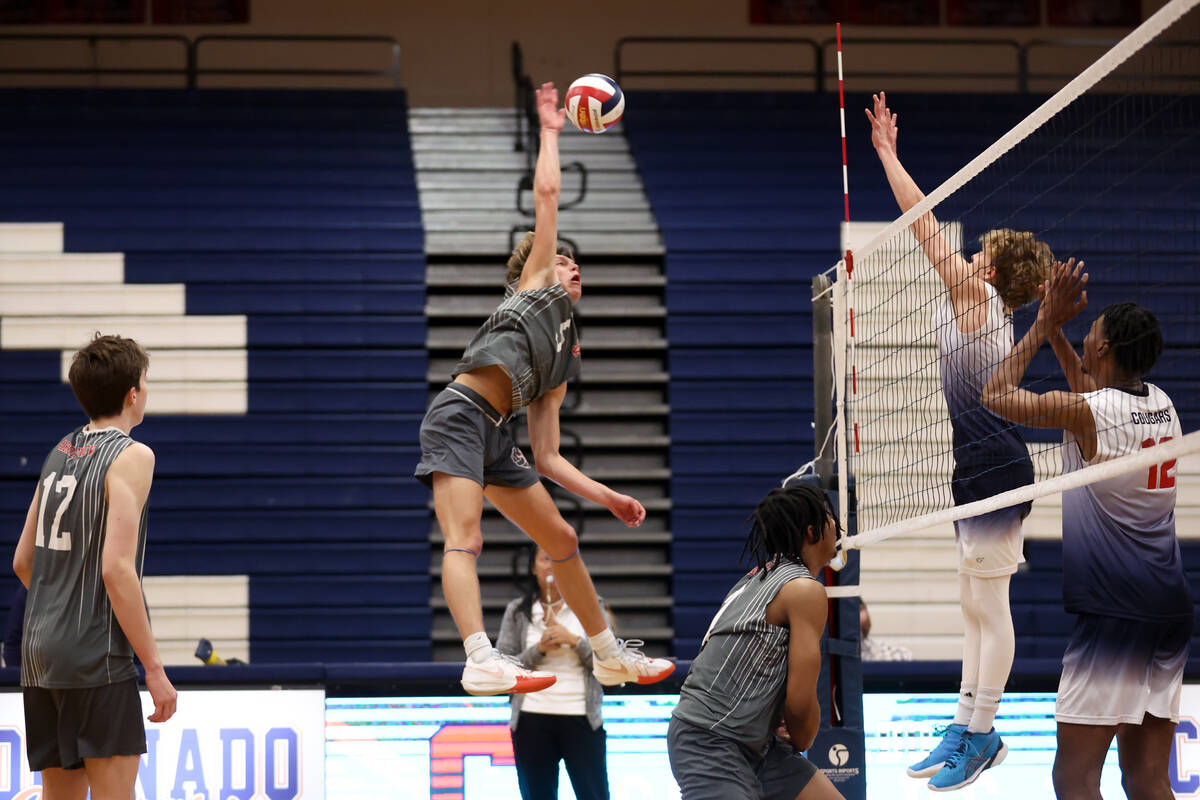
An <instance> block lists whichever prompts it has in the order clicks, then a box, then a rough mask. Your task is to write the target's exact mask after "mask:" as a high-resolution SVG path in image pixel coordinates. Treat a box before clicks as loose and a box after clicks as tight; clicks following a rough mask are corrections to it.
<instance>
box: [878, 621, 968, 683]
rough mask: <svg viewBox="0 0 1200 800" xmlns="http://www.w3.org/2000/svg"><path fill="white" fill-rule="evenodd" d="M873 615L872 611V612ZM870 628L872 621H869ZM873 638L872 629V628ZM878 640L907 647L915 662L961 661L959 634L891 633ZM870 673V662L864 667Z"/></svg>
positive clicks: (882, 635)
mask: <svg viewBox="0 0 1200 800" xmlns="http://www.w3.org/2000/svg"><path fill="white" fill-rule="evenodd" d="M872 615H874V610H872ZM871 622H872V626H873V625H874V619H872V620H871ZM872 637H874V628H872ZM879 639H880V640H881V641H884V642H887V643H889V644H896V645H900V646H902V647H907V648H908V649H909V650H911V651H912V654H913V659H914V660H916V661H962V652H963V637H962V635H960V634H942V635H936V634H929V635H923V636H895V635H892V633H891V631H887V632H882V631H881V632H880V634H879ZM864 669H865V670H867V671H870V669H871V665H870V662H867V664H866V665H864Z"/></svg>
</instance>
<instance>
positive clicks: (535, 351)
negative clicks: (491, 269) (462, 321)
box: [454, 283, 580, 412]
mask: <svg viewBox="0 0 1200 800" xmlns="http://www.w3.org/2000/svg"><path fill="white" fill-rule="evenodd" d="M573 308H574V303H572V302H571V296H570V295H569V294H567V290H566V289H564V288H563V287H562V285H561V284H558V283H555V284H554V285H552V286H546V287H544V288H542V289H526V290H525V291H523V292H516V293H515V294H513V295H512V296H510V297H507V298H505V300H504V302H503V303H501V304H500V305H499V306H498V307H497V308H496V310H495V311H493V312H492V315H491V316H490V317H488V320H487V322H485V323H483V325H482V327H480V328H479V330H477V331H476V332H475V335H474V336H472V337H471V341H470V343H469V344H468V345H467V349H466V350H465V351H464V352H463V355H462V358H461V359H460V360H459V362H458V364H457V365H456V366H455V367H454V377H458V376H459V375H461V374H463V373H464V372H470V371H471V370H473V369H479V368H480V367H488V366H500V367H502V368H503V369H504V371H505V372H507V373H508V377H509V378H511V379H512V410H513V411H514V412H515V411H517V410H518V409H521V408H524V407H525V406H527V405H529V404H530V403H532V402H533V401H534V400H537V399H538V398H539V397H541V396H542V395H544V394H545V393H546V392H548V391H550V390H551V389H553V388H555V387H556V386H559V385H561V384H563V383H566V382H567V381H568V380H570V379H571V378H573V377H575V376H576V375H578V374H579V359H580V348H579V331H578V330H577V329H576V328H575V318H574V316H573V314H572V313H571V312H572V309H573Z"/></svg>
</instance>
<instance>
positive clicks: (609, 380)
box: [425, 369, 671, 386]
mask: <svg viewBox="0 0 1200 800" xmlns="http://www.w3.org/2000/svg"><path fill="white" fill-rule="evenodd" d="M449 374H450V371H449V369H432V370H430V371H429V372H428V373H426V375H425V378H426V380H427V381H428V382H429V383H430V384H433V385H436V386H442V385H444V384H445V383H446V382H447V379H446V376H447V375H449ZM670 379H671V376H670V374H668V373H666V372H661V371H646V372H630V371H620V372H597V371H595V370H590V371H585V372H584V373H583V374H582V375H580V376H579V377H578V378H577V379H576V380H578V381H579V382H580V384H582V385H584V386H593V385H610V384H625V383H645V384H651V383H656V384H666V383H667V382H668V381H669V380H670Z"/></svg>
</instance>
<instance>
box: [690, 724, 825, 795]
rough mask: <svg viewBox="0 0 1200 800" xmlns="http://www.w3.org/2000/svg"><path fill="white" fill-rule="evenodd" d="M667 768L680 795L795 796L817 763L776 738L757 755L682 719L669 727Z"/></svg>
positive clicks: (800, 790) (730, 740)
mask: <svg viewBox="0 0 1200 800" xmlns="http://www.w3.org/2000/svg"><path fill="white" fill-rule="evenodd" d="M667 753H668V755H669V756H670V757H671V772H673V773H674V774H675V782H676V783H678V784H679V790H680V798H681V800H795V798H796V795H798V794H800V792H802V791H804V787H805V786H808V782H809V781H811V780H812V779H813V776H814V775H816V774H817V768H816V766H815V765H814V764H813V763H812V762H811V761H809V760H808V759H807V758H805V757H804V756H802V755H800V754H799V753H797V752H795V751H794V750H793V749H792V748H791V747H789V746H787V745H785V744H784V743H783V742H781V741H780V740H779V739H774V738H773V740H772V744H771V747H770V749H768V750H767V754H766V755H765V756H764V757H763V758H761V759H756V758H754V757H753V756H751V755H750V754H749V753H748V752H746V750H745V748H743V747H742V745H740V744H738V743H737V742H735V741H733V740H732V739H728V738H726V737H724V736H721V735H719V734H716V733H712V732H710V731H706V730H704V729H703V728H697V727H696V726H695V725H692V724H690V723H688V722H684V721H683V720H681V719H676V718H675V717H672V718H671V725H670V727H669V728H667Z"/></svg>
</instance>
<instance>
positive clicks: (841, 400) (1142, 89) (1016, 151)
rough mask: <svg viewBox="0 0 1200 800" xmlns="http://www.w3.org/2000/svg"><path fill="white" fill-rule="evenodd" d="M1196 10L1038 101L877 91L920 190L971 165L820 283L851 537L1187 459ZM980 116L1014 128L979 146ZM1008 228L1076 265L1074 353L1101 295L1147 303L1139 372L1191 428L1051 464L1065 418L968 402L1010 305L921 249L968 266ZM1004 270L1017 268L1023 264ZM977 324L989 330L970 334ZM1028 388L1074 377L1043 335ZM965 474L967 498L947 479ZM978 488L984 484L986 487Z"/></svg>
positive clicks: (1198, 74) (875, 535)
mask: <svg viewBox="0 0 1200 800" xmlns="http://www.w3.org/2000/svg"><path fill="white" fill-rule="evenodd" d="M1197 5H1198V0H1175V1H1174V2H1170V3H1168V4H1167V5H1166V6H1165V7H1163V8H1162V9H1161V10H1160V11H1158V12H1157V13H1155V14H1154V15H1152V16H1151V17H1150V18H1149V19H1147V20H1146V22H1145V23H1143V24H1142V25H1141V26H1140V27H1138V28H1137V29H1136V30H1135V31H1133V32H1132V33H1131V34H1129V35H1128V36H1127V37H1125V38H1124V39H1123V40H1122V41H1121V42H1119V43H1118V44H1116V45H1115V46H1113V47H1112V48H1111V49H1110V50H1108V51H1107V52H1106V53H1104V55H1102V56H1101V57H1100V58H1099V59H1098V60H1097V61H1096V62H1095V63H1094V64H1092V65H1091V66H1090V67H1088V68H1087V69H1086V70H1084V71H1083V72H1082V73H1080V74H1079V75H1078V76H1076V77H1075V78H1074V79H1073V80H1071V81H1070V82H1069V83H1068V84H1067V85H1066V86H1064V87H1063V88H1062V89H1061V90H1060V91H1058V92H1057V93H1055V94H1054V95H1052V96H1050V97H1049V98H1030V99H1028V100H1027V102H1026V101H1025V100H1022V98H1019V97H1016V98H1015V97H1013V96H1008V97H1006V98H998V99H997V98H991V99H989V97H988V96H986V95H981V96H979V97H977V98H973V99H972V100H971V101H970V102H969V103H968V104H967V106H966V107H963V106H962V104H959V105H957V106H955V107H940V108H939V107H937V102H938V101H937V99H936V97H930V96H924V98H923V99H922V100H921V101H920V102H919V103H917V104H916V106H915V107H913V106H912V105H910V106H906V104H905V103H906V101H905V98H904V96H903V95H900V94H891V95H889V96H888V104H889V105H890V106H891V107H892V110H893V111H895V112H897V113H898V114H899V130H900V134H899V155H900V160H901V162H902V163H903V164H904V166H905V167H906V168H907V169H908V171H909V173H910V174H912V175H913V177H914V178H915V179H916V181H917V183H918V184H921V185H922V188H924V189H926V190H928V189H929V186H927V185H924V184H926V183H933V181H928V180H927V178H928V177H929V176H934V177H937V176H938V175H945V174H947V173H948V172H950V171H951V170H953V169H955V167H957V166H958V165H960V164H965V165H964V166H962V167H961V168H960V169H958V170H957V172H954V173H953V174H952V175H950V177H949V178H947V179H946V180H944V181H943V182H941V184H940V185H938V186H937V188H936V189H933V190H932V191H928V193H927V195H926V197H925V199H924V200H923V201H922V202H920V203H919V204H917V205H916V206H915V207H914V208H912V209H910V210H909V211H908V212H907V213H904V214H903V215H901V216H900V217H898V218H896V219H895V220H893V221H892V222H890V223H877V224H868V223H852V224H848V225H847V226H846V228H845V230H844V235H843V239H844V241H845V245H846V247H847V249H849V250H850V251H851V253H852V255H851V256H850V257H848V258H847V259H846V260H845V261H843V262H841V263H840V264H839V265H838V266H837V268H836V280H835V281H834V283H833V286H832V288H831V290H830V291H831V294H832V299H833V316H834V336H833V339H834V343H833V349H834V358H833V360H834V373H835V379H834V384H835V391H836V399H835V413H836V425H835V432H834V434H833V435H834V438H835V440H836V449H837V461H838V468H837V472H838V475H839V480H840V484H841V485H840V487H839V488H840V489H841V491H840V492H839V497H840V498H841V500H842V502H843V503H846V502H847V497H848V492H847V488H848V487H847V484H848V480H849V477H850V476H853V480H854V489H855V494H856V500H857V512H858V530H859V531H860V533H859V535H858V536H857V537H853V541H852V542H850V543H849V546H852V547H853V546H858V547H861V546H864V545H866V544H870V543H874V542H877V541H880V540H882V539H885V538H888V537H891V536H894V535H897V534H901V533H904V532H906V531H915V530H918V529H922V528H927V527H930V526H932V525H936V524H939V523H946V522H952V521H955V520H958V519H962V518H966V517H971V516H977V515H979V514H981V513H986V512H988V511H991V510H995V509H998V508H1004V507H1007V506H1011V505H1016V504H1018V503H1023V502H1027V501H1032V500H1036V499H1038V498H1041V497H1046V496H1049V495H1054V494H1057V493H1059V492H1062V491H1064V490H1066V489H1067V488H1071V487H1073V486H1077V485H1086V484H1089V483H1092V482H1094V481H1097V480H1103V479H1105V478H1108V477H1112V476H1114V475H1117V474H1125V473H1128V472H1131V471H1135V470H1145V471H1147V473H1148V476H1149V479H1151V480H1154V479H1156V478H1157V479H1158V480H1162V481H1166V480H1171V481H1174V478H1175V474H1176V465H1177V464H1178V463H1179V462H1181V461H1184V460H1186V459H1187V457H1189V456H1192V455H1194V454H1196V453H1197V452H1200V434H1194V433H1190V432H1191V431H1193V430H1196V429H1197V428H1198V427H1200V391H1197V390H1198V389H1200V347H1198V343H1200V263H1198V260H1200V255H1198V254H1200V235H1198V234H1200V232H1198V220H1200V9H1198V8H1197ZM883 88H886V87H883ZM1039 101H1040V102H1039ZM849 118H850V121H849V122H848V126H849V130H848V135H850V136H855V135H858V136H862V137H866V136H868V135H869V132H868V131H867V128H866V125H865V124H862V123H861V120H862V117H861V112H859V111H857V109H852V110H850V112H849ZM981 124H983V125H988V126H993V127H994V128H995V129H997V130H1001V129H1003V128H1005V127H1011V129H1010V130H1008V132H1007V133H1005V134H1004V135H1002V136H1000V137H999V138H997V139H996V140H995V141H994V143H993V144H991V146H989V147H986V149H984V150H983V151H982V152H979V150H978V144H977V142H978V141H979V140H978V134H977V135H976V138H975V139H972V138H971V136H970V135H967V134H965V133H964V134H962V135H960V131H966V130H968V129H971V128H972V126H974V129H978V128H979V126H980V125H981ZM989 136H990V134H989ZM968 148H974V149H973V150H970V149H968ZM964 150H966V152H964ZM906 153H907V154H908V156H909V157H906ZM976 153H978V154H977V155H976ZM870 168H874V169H876V170H877V171H878V176H879V182H880V186H881V187H882V186H883V185H884V184H883V181H884V178H883V169H882V168H881V167H880V166H879V165H878V163H876V164H873V165H869V166H867V165H862V166H860V167H859V168H858V170H857V171H858V174H865V172H864V170H866V169H870ZM928 213H932V214H933V215H934V216H935V217H936V219H937V221H938V224H937V226H936V232H935V233H934V232H931V231H932V230H933V229H929V228H925V229H922V228H921V227H920V226H918V227H917V230H923V231H924V233H923V236H922V238H923V241H918V240H917V238H916V236H915V235H914V233H913V229H912V226H913V223H914V222H916V221H918V220H919V219H921V218H923V217H924V215H926V214H928ZM939 237H940V241H942V242H944V248H943V249H942V250H939V246H940V245H938V241H939ZM1014 240H1015V241H1016V243H1017V246H1016V247H1015V250H1014V251H1013V252H1016V253H1017V256H1014V257H1015V258H1017V259H1018V261H1021V263H1026V262H1030V261H1031V260H1032V261H1044V262H1046V264H1045V265H1048V263H1049V259H1050V257H1049V253H1047V252H1046V251H1044V250H1041V249H1039V248H1040V245H1037V244H1036V243H1037V242H1041V243H1045V245H1046V246H1047V247H1048V248H1049V251H1052V253H1053V258H1054V259H1058V260H1062V261H1066V260H1067V259H1068V258H1072V257H1073V258H1076V259H1080V260H1083V261H1085V262H1086V269H1087V272H1088V273H1089V276H1090V283H1089V285H1088V297H1089V306H1088V308H1087V309H1086V310H1085V311H1084V312H1083V313H1082V314H1081V315H1080V316H1079V317H1077V318H1076V319H1075V320H1073V321H1072V322H1071V323H1070V324H1068V325H1067V326H1066V327H1065V328H1064V333H1065V334H1066V336H1067V339H1069V340H1070V341H1071V342H1072V344H1073V345H1074V347H1075V349H1076V351H1077V352H1078V351H1079V349H1080V344H1081V342H1082V340H1083V338H1084V335H1085V334H1086V333H1087V331H1088V327H1089V326H1090V324H1091V322H1092V321H1093V320H1094V319H1095V318H1096V317H1097V316H1098V315H1099V314H1100V312H1101V311H1102V310H1103V309H1104V308H1105V307H1106V306H1108V305H1109V304H1110V303H1115V302H1121V301H1134V302H1136V303H1139V304H1140V305H1142V306H1145V307H1146V308H1148V309H1150V310H1151V311H1153V312H1154V313H1155V315H1156V316H1157V317H1158V320H1159V323H1160V326H1161V330H1162V335H1163V340H1164V345H1165V347H1164V350H1163V352H1162V355H1161V356H1160V357H1159V358H1158V361H1157V363H1156V364H1155V366H1154V368H1153V369H1152V370H1151V372H1150V373H1149V374H1148V375H1147V376H1146V380H1147V381H1148V382H1150V383H1153V384H1154V385H1156V386H1158V387H1160V388H1161V389H1163V390H1164V391H1165V392H1166V393H1167V395H1169V396H1170V397H1171V399H1172V400H1173V401H1174V404H1175V407H1176V409H1177V411H1178V413H1179V417H1180V420H1181V423H1182V427H1183V432H1184V434H1185V435H1184V436H1182V437H1181V438H1178V439H1175V440H1174V441H1171V442H1156V443H1155V445H1156V446H1158V447H1161V448H1163V449H1160V450H1156V451H1155V452H1153V453H1150V452H1143V453H1136V454H1133V455H1131V456H1127V457H1123V458H1121V459H1115V460H1113V461H1109V462H1106V463H1103V464H1099V465H1096V466H1094V467H1088V468H1085V469H1083V470H1080V471H1078V472H1075V473H1072V474H1070V475H1066V476H1063V475H1062V472H1063V460H1062V456H1063V448H1064V444H1063V433H1062V431H1061V430H1049V429H1042V428H1038V427H1024V426H1019V425H1015V424H1013V423H1010V422H1007V421H1005V420H1003V419H1001V418H1000V417H998V416H996V415H994V414H992V413H991V412H989V411H987V410H986V409H983V408H982V407H981V406H980V404H979V402H978V400H979V391H980V388H981V387H982V386H983V385H984V384H985V383H986V382H987V379H988V377H989V376H990V375H991V374H992V372H993V371H994V370H995V369H996V367H997V366H998V364H999V363H1000V361H1001V360H1002V359H1003V358H1004V356H1005V355H1006V354H1007V348H1004V349H1003V350H1002V351H998V350H997V349H996V348H994V347H989V346H987V341H985V340H986V339H987V337H988V335H990V334H989V331H991V326H992V325H1004V324H1007V322H1006V319H1008V317H1006V315H1004V314H1003V313H1002V314H1000V315H996V314H992V315H991V317H990V318H989V316H988V315H987V314H981V313H980V311H981V309H979V308H977V307H976V306H973V305H970V304H964V303H962V302H960V303H959V304H958V306H957V307H956V306H955V305H954V304H953V303H951V302H950V292H949V287H948V286H947V284H946V283H945V282H944V279H943V278H941V277H939V272H938V271H937V270H935V269H934V261H935V260H937V259H939V258H951V257H955V256H951V255H949V253H955V254H962V257H963V258H964V260H965V262H968V263H969V262H971V260H972V256H973V255H974V254H975V253H976V252H977V251H979V250H980V249H981V247H982V246H983V244H982V243H983V242H986V243H987V245H988V247H989V248H993V247H1000V246H1001V245H1002V244H1003V243H1004V242H1005V241H1008V242H1010V243H1011V242H1012V241H1014ZM943 251H944V252H943ZM1022 259H1023V261H1022ZM942 272H943V274H946V272H947V271H946V270H943V271H942ZM1015 274H1017V275H1018V279H1019V280H1028V279H1029V276H1030V275H1032V274H1034V273H1033V272H1031V271H1030V270H1028V269H1024V268H1022V270H1017V271H1016V273H1015ZM831 277H832V276H831ZM1018 279H1014V280H1013V281H1010V283H1009V284H1007V285H1002V284H1003V281H998V282H997V285H996V289H997V294H998V297H1000V299H1001V301H1002V302H1003V301H1004V300H1005V299H1007V298H1013V297H1016V298H1019V297H1020V295H1021V294H1022V290H1021V286H1019V285H1016V281H1017V280H1018ZM1033 291H1034V295H1036V289H1034V290H1033ZM1027 293H1028V291H1027V290H1026V294H1027ZM966 294H967V293H962V294H960V295H958V297H960V298H961V297H962V296H965V295H966ZM987 302H991V301H990V300H989V301H987ZM1036 311H1037V302H1036V301H1034V302H1033V303H1031V304H1029V305H1027V306H1025V307H1023V308H1020V309H1018V310H1016V311H1015V312H1014V313H1012V315H1011V324H1012V337H1013V341H1019V340H1020V339H1021V337H1022V336H1023V334H1024V333H1025V331H1026V329H1027V328H1028V327H1029V325H1030V324H1031V322H1032V321H1033V319H1034V317H1035V315H1036ZM980 319H983V320H985V323H984V324H983V325H982V327H975V328H973V327H972V326H973V325H977V324H978V321H979V320H980ZM988 320H990V321H988ZM992 333H993V334H994V333H995V332H994V331H993V332H992ZM1001 333H1002V332H1001ZM939 340H940V341H941V348H940V350H939ZM1022 386H1023V387H1025V388H1028V389H1031V390H1033V391H1036V392H1039V393H1044V392H1047V391H1050V390H1054V389H1062V390H1067V389H1068V385H1067V383H1066V380H1065V377H1064V375H1063V371H1062V369H1061V367H1060V365H1059V362H1058V361H1057V360H1056V358H1055V356H1054V353H1053V352H1052V351H1051V350H1050V348H1049V347H1043V348H1042V350H1041V351H1039V353H1038V354H1037V356H1036V357H1035V358H1034V360H1033V362H1032V364H1031V365H1030V367H1029V369H1028V370H1027V372H1026V374H1025V378H1024V381H1023V383H1022ZM971 393H974V396H973V397H972V396H969V395H970V394H971ZM956 430H957V438H956V433H955V431H956ZM1071 446H1074V445H1071ZM1022 461H1024V462H1025V464H1026V465H1028V464H1030V463H1031V464H1032V473H1033V475H1032V480H1033V483H1032V484H1030V483H1029V479H1028V478H1027V477H1026V478H1024V479H1020V480H1017V479H1014V478H1013V476H1014V475H1017V474H1018V473H1020V472H1021V464H1020V463H1019V462H1022ZM956 463H957V465H958V472H957V473H956V471H955V470H956ZM1025 469H1026V471H1027V470H1028V467H1027V466H1026V467H1025ZM964 470H965V472H967V473H969V475H967V476H966V478H964ZM1184 471H1185V472H1186V466H1185V467H1184ZM1159 472H1161V477H1158V475H1159ZM964 480H965V481H967V482H969V483H970V484H971V486H972V487H973V488H972V492H967V493H964V492H960V491H957V489H961V487H962V485H963V483H964ZM987 486H992V487H994V488H995V494H994V495H992V496H990V497H982V499H979V498H980V487H987ZM956 494H957V498H956ZM984 494H990V492H984Z"/></svg>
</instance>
